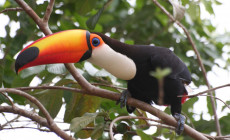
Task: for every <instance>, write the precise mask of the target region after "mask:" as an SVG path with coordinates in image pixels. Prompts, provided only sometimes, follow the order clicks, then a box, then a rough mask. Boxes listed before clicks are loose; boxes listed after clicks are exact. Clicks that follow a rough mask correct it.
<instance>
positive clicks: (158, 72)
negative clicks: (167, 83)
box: [150, 68, 171, 80]
mask: <svg viewBox="0 0 230 140" xmlns="http://www.w3.org/2000/svg"><path fill="white" fill-rule="evenodd" d="M170 73H171V69H170V68H164V69H161V68H156V71H155V72H153V71H152V72H150V75H152V76H153V77H155V78H157V79H158V80H161V79H163V78H164V77H166V76H167V75H169V74H170Z"/></svg>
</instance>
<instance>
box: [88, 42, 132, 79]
mask: <svg viewBox="0 0 230 140" xmlns="http://www.w3.org/2000/svg"><path fill="white" fill-rule="evenodd" d="M88 61H89V62H91V63H93V64H95V65H97V66H99V67H101V68H104V69H105V70H107V71H108V72H109V73H111V74H112V75H114V76H115V77H117V78H119V79H123V80H131V79H132V78H134V76H135V75H136V65H135V63H134V62H133V60H132V59H130V58H128V57H127V56H125V55H123V54H121V53H118V52H115V51H114V50H113V49H111V48H110V47H109V46H108V45H107V44H103V45H102V46H100V47H98V48H95V49H93V51H92V56H91V57H90V58H89V59H88Z"/></svg>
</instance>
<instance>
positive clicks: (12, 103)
mask: <svg viewBox="0 0 230 140" xmlns="http://www.w3.org/2000/svg"><path fill="white" fill-rule="evenodd" d="M0 93H1V94H2V95H3V96H5V97H6V98H7V99H8V101H9V102H10V103H11V105H12V106H14V102H13V101H12V100H11V99H10V98H9V96H7V95H6V94H5V93H3V92H0Z"/></svg>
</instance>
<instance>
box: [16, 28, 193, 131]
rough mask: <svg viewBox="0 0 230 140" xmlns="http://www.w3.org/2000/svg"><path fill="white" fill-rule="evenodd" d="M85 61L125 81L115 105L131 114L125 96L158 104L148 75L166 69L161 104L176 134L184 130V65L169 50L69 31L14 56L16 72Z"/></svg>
mask: <svg viewBox="0 0 230 140" xmlns="http://www.w3.org/2000/svg"><path fill="white" fill-rule="evenodd" d="M84 60H87V61H89V62H91V63H93V64H95V65H97V66H99V67H101V68H104V69H105V70H107V71H108V72H110V73H111V74H112V75H114V76H115V77H117V78H119V79H123V80H126V81H127V90H124V91H123V92H122V95H121V98H120V100H119V102H120V103H121V107H123V106H126V108H127V111H128V112H129V113H132V112H133V111H134V110H135V108H134V107H132V106H128V105H126V101H127V97H129V96H131V97H132V98H135V99H138V100H141V101H144V102H146V103H148V104H152V103H155V104H158V101H159V86H158V84H159V83H158V81H159V80H158V79H157V78H155V77H154V76H152V75H150V72H152V71H155V70H156V69H157V68H158V67H159V68H162V69H164V68H170V69H171V73H170V74H169V75H167V76H165V77H164V83H163V87H162V88H163V93H164V96H163V102H164V105H170V106H171V113H172V115H173V116H174V117H175V118H176V119H177V128H176V133H177V134H181V133H182V132H183V130H184V123H185V117H184V116H183V115H182V114H181V109H182V103H183V102H185V100H186V96H183V97H178V96H180V95H187V94H188V92H187V90H186V88H185V85H188V84H189V83H190V82H191V74H190V72H189V70H188V68H187V66H186V65H185V64H184V63H183V62H182V60H181V59H179V58H178V57H177V56H176V55H175V54H174V53H173V52H172V51H171V50H170V49H168V48H164V47H157V46H153V45H128V44H125V43H122V42H120V41H118V40H115V39H112V38H110V37H108V36H106V35H104V34H102V33H90V32H89V31H87V30H81V29H72V30H66V31H61V32H57V33H54V34H52V35H48V36H46V37H43V38H41V39H39V40H37V41H35V42H33V43H32V44H30V45H28V46H27V47H25V48H24V49H23V50H22V51H21V52H20V53H19V55H18V56H17V59H16V62H15V70H16V73H18V72H20V71H21V70H23V69H25V68H28V67H32V66H36V65H43V64H52V63H77V62H81V61H84Z"/></svg>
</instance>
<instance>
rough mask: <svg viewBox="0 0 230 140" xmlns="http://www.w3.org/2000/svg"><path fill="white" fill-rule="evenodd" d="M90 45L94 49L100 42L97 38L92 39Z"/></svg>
mask: <svg viewBox="0 0 230 140" xmlns="http://www.w3.org/2000/svg"><path fill="white" fill-rule="evenodd" d="M92 44H93V46H95V47H97V46H98V45H99V44H100V40H99V39H98V38H96V37H95V38H93V40H92Z"/></svg>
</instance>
